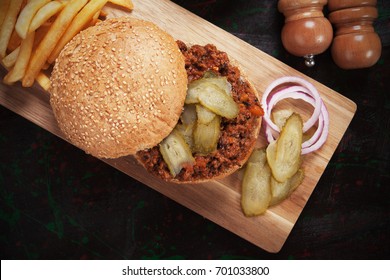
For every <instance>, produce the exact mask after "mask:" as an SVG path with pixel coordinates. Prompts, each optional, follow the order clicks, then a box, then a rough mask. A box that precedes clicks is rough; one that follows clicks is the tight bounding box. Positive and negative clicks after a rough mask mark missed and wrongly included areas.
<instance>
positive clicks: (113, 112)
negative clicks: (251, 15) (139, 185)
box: [49, 17, 263, 183]
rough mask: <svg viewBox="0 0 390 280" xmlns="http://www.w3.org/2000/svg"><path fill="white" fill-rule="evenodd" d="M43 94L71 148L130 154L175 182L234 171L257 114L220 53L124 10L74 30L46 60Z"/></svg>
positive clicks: (243, 83)
mask: <svg viewBox="0 0 390 280" xmlns="http://www.w3.org/2000/svg"><path fill="white" fill-rule="evenodd" d="M49 91H50V94H51V95H50V103H51V106H52V108H53V112H54V115H55V117H56V119H57V121H58V124H59V127H60V129H61V130H62V132H63V133H64V135H65V136H66V138H67V139H68V140H69V141H70V142H71V143H73V144H74V145H75V146H77V147H79V148H81V149H83V150H84V151H85V152H87V153H89V154H92V155H93V156H95V157H99V158H117V157H121V156H128V155H135V157H136V158H137V160H138V161H139V162H140V163H141V164H142V165H143V166H144V167H145V168H146V170H147V171H148V172H150V173H151V174H154V175H155V176H157V177H159V178H161V179H163V180H166V181H172V182H176V183H186V182H191V183H198V182H204V181H207V180H211V179H215V178H221V177H224V176H227V175H229V174H231V173H233V172H234V171H236V170H237V169H239V168H240V167H241V166H242V165H243V164H244V163H245V162H246V160H247V159H248V158H249V156H250V154H251V152H252V150H253V148H254V146H255V143H256V139H257V136H258V134H259V130H260V126H261V117H262V115H263V110H262V108H261V105H260V102H259V99H258V96H257V92H256V90H255V88H254V87H253V86H252V85H251V83H250V82H249V81H248V80H247V79H246V77H245V75H243V73H242V72H241V70H240V69H239V67H238V66H237V65H235V63H233V62H232V61H231V60H230V59H229V57H228V55H227V54H226V53H225V52H223V51H220V50H218V49H217V48H216V47H215V46H214V45H211V44H209V45H206V46H199V45H193V46H187V45H186V44H185V43H184V42H181V41H175V40H174V39H173V38H172V36H170V35H169V34H167V33H166V32H165V31H163V30H162V29H160V28H159V27H157V26H156V25H155V24H153V23H151V22H147V21H143V20H138V19H133V18H129V17H123V18H116V19H107V20H105V21H103V22H101V23H98V24H97V25H95V26H92V27H89V28H87V29H86V30H84V31H82V32H80V33H79V34H78V35H76V36H75V37H74V38H73V39H72V40H71V41H70V42H69V43H68V44H67V45H66V46H65V47H64V49H63V50H62V51H61V53H60V55H59V57H58V58H57V60H56V62H55V65H54V68H53V72H52V75H51V88H50V90H49Z"/></svg>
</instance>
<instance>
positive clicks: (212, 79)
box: [185, 72, 232, 104]
mask: <svg viewBox="0 0 390 280" xmlns="http://www.w3.org/2000/svg"><path fill="white" fill-rule="evenodd" d="M206 73H208V72H206ZM210 75H211V74H210ZM210 87H211V88H217V89H218V90H220V91H222V92H223V93H225V94H226V95H228V96H230V97H231V96H232V85H231V84H230V83H229V82H228V80H227V78H226V77H218V76H209V75H206V74H205V75H204V77H203V78H200V79H199V80H195V81H192V82H191V83H190V84H189V85H188V90H187V96H186V100H185V103H186V104H194V103H198V102H199V100H198V96H199V94H200V93H201V92H202V91H207V90H208V88H210Z"/></svg>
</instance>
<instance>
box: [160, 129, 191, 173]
mask: <svg viewBox="0 0 390 280" xmlns="http://www.w3.org/2000/svg"><path fill="white" fill-rule="evenodd" d="M160 152H161V155H162V157H163V159H164V161H165V162H166V164H167V165H168V168H169V171H170V172H171V174H172V176H173V177H176V175H177V174H179V173H180V171H181V170H182V168H183V166H184V165H186V164H193V163H194V161H195V159H194V157H193V156H192V153H191V150H190V148H189V147H188V145H187V143H186V142H185V141H184V139H183V137H182V136H181V135H180V134H179V133H178V132H177V131H175V130H173V131H172V133H171V134H169V135H168V137H166V138H165V139H164V140H163V141H162V142H161V143H160Z"/></svg>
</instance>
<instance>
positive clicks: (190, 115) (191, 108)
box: [180, 104, 197, 125]
mask: <svg viewBox="0 0 390 280" xmlns="http://www.w3.org/2000/svg"><path fill="white" fill-rule="evenodd" d="M196 119H197V116H196V108H195V105H193V104H188V105H187V104H186V105H184V109H183V112H182V113H181V116H180V120H181V122H182V123H183V124H185V125H193V124H195V123H196Z"/></svg>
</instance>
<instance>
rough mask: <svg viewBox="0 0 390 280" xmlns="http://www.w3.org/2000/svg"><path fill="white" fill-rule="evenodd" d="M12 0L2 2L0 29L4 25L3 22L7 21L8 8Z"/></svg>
mask: <svg viewBox="0 0 390 280" xmlns="http://www.w3.org/2000/svg"><path fill="white" fill-rule="evenodd" d="M10 1H11V0H2V1H1V2H2V3H1V6H2V7H1V10H0V27H1V25H2V24H3V21H4V19H5V15H6V14H7V11H8V6H9V2H10Z"/></svg>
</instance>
